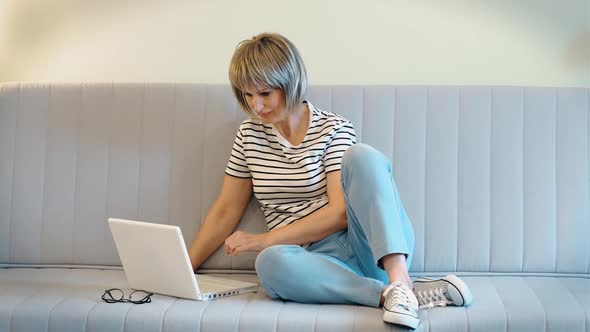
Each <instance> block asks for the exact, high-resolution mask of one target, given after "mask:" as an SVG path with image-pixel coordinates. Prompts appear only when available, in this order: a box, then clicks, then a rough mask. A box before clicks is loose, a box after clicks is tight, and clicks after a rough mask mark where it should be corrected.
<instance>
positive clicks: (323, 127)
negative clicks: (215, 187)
mask: <svg viewBox="0 0 590 332" xmlns="http://www.w3.org/2000/svg"><path fill="white" fill-rule="evenodd" d="M307 105H308V107H309V111H310V121H309V128H308V130H307V134H306V136H305V138H304V139H303V142H302V143H301V144H299V145H298V146H293V145H292V144H291V143H289V141H287V140H286V139H285V138H284V137H283V136H282V135H281V134H280V133H279V132H278V131H277V130H276V129H275V128H274V126H273V125H268V124H264V123H261V122H260V121H258V120H254V119H247V120H245V121H244V122H242V125H241V126H240V128H239V130H238V133H237V134H236V139H235V141H234V145H233V148H232V152H231V156H230V158H229V162H228V165H227V168H226V170H225V173H226V174H228V175H231V176H235V177H240V178H252V183H253V187H254V188H253V191H254V195H255V196H256V198H257V199H258V202H259V203H260V207H261V208H262V211H263V213H264V217H265V218H266V223H267V226H268V230H269V231H271V230H273V229H275V228H279V227H283V226H286V225H289V224H291V223H293V222H295V221H297V220H299V219H302V218H304V217H306V216H307V215H309V214H311V213H313V212H315V211H317V210H319V209H321V208H322V207H324V206H326V205H327V204H328V195H327V180H326V174H327V173H329V172H333V171H338V170H340V164H341V161H342V155H343V154H344V151H345V150H346V149H347V148H348V147H350V146H351V145H353V144H355V143H356V135H355V132H354V127H353V126H352V123H351V122H350V121H348V120H346V119H344V118H343V117H341V116H339V115H337V114H334V113H330V112H325V111H322V110H319V109H317V108H315V107H314V106H313V105H312V104H311V103H309V102H308V103H307Z"/></svg>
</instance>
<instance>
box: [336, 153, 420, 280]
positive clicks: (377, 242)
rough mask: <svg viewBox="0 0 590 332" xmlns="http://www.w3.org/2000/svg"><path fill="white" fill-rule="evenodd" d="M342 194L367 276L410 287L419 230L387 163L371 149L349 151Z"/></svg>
mask: <svg viewBox="0 0 590 332" xmlns="http://www.w3.org/2000/svg"><path fill="white" fill-rule="evenodd" d="M342 188H343V191H344V198H345V201H346V209H347V211H346V212H347V218H348V241H349V245H350V247H351V249H352V251H353V252H355V253H357V257H358V259H359V264H360V266H361V269H362V270H363V272H364V273H365V275H367V276H369V277H373V278H376V279H379V280H381V281H383V282H384V283H393V282H394V281H401V282H403V283H406V284H407V286H410V279H409V274H408V268H409V266H410V263H411V261H412V253H413V250H414V230H413V229H412V224H411V223H410V220H409V218H408V216H407V214H406V211H405V209H404V207H403V205H402V202H401V199H400V196H399V192H398V191H397V188H396V185H395V182H394V180H393V176H392V173H391V164H390V163H389V161H388V160H387V158H386V157H385V156H384V155H383V154H381V153H380V152H379V151H377V150H376V149H374V148H372V147H371V146H369V145H366V144H356V145H353V146H352V147H350V148H348V150H346V152H345V153H344V157H343V160H342Z"/></svg>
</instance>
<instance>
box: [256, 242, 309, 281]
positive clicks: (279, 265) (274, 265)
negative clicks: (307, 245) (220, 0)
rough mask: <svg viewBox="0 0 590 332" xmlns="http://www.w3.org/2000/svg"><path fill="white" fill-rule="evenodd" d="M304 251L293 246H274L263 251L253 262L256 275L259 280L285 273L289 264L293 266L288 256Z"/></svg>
mask: <svg viewBox="0 0 590 332" xmlns="http://www.w3.org/2000/svg"><path fill="white" fill-rule="evenodd" d="M301 250H304V249H303V248H301V247H299V246H294V245H276V246H270V247H267V248H265V249H263V250H262V251H261V252H260V253H258V256H256V261H255V262H254V267H255V269H256V273H257V274H258V276H259V277H260V279H268V278H272V276H273V275H276V274H278V273H285V270H286V269H287V267H288V266H289V265H290V264H293V262H292V260H291V259H289V256H291V255H293V254H297V253H298V252H299V251H301Z"/></svg>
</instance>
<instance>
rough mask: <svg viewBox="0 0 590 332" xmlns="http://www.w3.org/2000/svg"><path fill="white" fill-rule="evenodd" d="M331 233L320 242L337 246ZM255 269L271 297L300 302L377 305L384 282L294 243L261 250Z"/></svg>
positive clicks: (329, 256)
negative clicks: (362, 274) (365, 275)
mask: <svg viewBox="0 0 590 332" xmlns="http://www.w3.org/2000/svg"><path fill="white" fill-rule="evenodd" d="M333 241H334V239H333V236H331V237H328V238H326V239H324V240H322V241H320V242H323V243H321V245H323V244H326V245H327V246H324V247H333V246H338V244H334V243H333ZM256 272H257V273H258V276H259V278H260V282H261V283H262V286H263V287H264V288H265V289H266V292H267V294H268V295H269V296H270V297H272V298H281V299H284V300H291V301H296V302H301V303H341V304H350V303H356V304H362V305H366V306H373V307H378V306H379V298H380V296H381V292H382V290H383V282H381V281H379V280H375V279H372V278H367V277H363V276H361V275H359V274H358V273H357V272H356V271H355V270H354V269H353V268H352V267H350V266H349V265H347V264H346V263H344V262H342V261H341V260H339V259H337V258H335V257H333V256H331V255H327V254H322V253H316V252H311V251H308V250H306V249H304V248H302V247H299V246H295V245H277V246H271V247H268V248H266V249H264V250H262V251H261V252H260V253H259V254H258V257H257V258H256Z"/></svg>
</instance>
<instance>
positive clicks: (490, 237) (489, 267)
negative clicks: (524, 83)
mask: <svg viewBox="0 0 590 332" xmlns="http://www.w3.org/2000/svg"><path fill="white" fill-rule="evenodd" d="M488 105H489V117H488V119H489V124H490V125H489V129H490V131H489V133H490V143H489V159H488V160H489V163H490V164H489V167H490V168H489V170H490V174H489V176H488V181H489V184H490V187H489V189H490V197H489V199H490V200H489V208H490V215H489V216H488V217H489V228H488V241H489V242H488V243H489V247H488V272H491V271H492V252H493V251H492V246H493V238H492V225H493V218H492V217H493V214H494V208H493V190H492V185H493V182H492V173H493V167H492V151H493V142H494V141H493V139H492V138H493V133H494V131H493V128H494V126H493V124H494V122H493V119H494V117H493V111H494V88H490V103H489V104H488Z"/></svg>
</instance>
